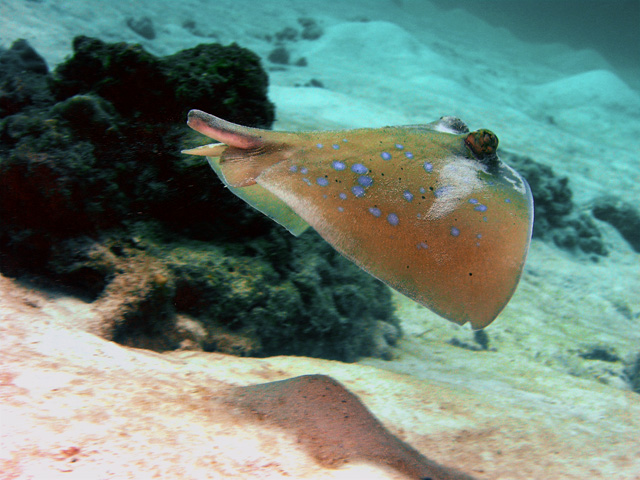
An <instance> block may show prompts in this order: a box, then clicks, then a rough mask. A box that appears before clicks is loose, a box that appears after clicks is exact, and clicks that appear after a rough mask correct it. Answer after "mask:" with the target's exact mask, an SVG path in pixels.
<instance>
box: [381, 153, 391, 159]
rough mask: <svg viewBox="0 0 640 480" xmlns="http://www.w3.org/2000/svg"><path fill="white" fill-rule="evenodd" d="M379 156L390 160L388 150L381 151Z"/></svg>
mask: <svg viewBox="0 0 640 480" xmlns="http://www.w3.org/2000/svg"><path fill="white" fill-rule="evenodd" d="M380 156H381V157H382V159H383V160H391V154H390V153H389V152H382V153H381V154H380Z"/></svg>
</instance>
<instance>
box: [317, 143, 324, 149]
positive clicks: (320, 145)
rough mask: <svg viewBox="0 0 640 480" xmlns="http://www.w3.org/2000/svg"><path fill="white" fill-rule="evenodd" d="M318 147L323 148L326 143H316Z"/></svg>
mask: <svg viewBox="0 0 640 480" xmlns="http://www.w3.org/2000/svg"><path fill="white" fill-rule="evenodd" d="M316 147H318V148H322V147H324V145H323V144H321V143H318V144H316Z"/></svg>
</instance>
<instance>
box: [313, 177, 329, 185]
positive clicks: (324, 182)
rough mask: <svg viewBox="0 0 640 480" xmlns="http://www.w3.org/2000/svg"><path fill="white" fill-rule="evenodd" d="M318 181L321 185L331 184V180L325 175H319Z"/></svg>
mask: <svg viewBox="0 0 640 480" xmlns="http://www.w3.org/2000/svg"><path fill="white" fill-rule="evenodd" d="M316 183H317V184H318V185H320V186H321V187H326V186H327V185H329V180H327V179H326V178H324V177H318V178H317V180H316Z"/></svg>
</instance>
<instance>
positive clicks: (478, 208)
mask: <svg viewBox="0 0 640 480" xmlns="http://www.w3.org/2000/svg"><path fill="white" fill-rule="evenodd" d="M473 209H474V210H476V211H478V212H486V211H487V206H486V205H476V206H475V207H474V208H473Z"/></svg>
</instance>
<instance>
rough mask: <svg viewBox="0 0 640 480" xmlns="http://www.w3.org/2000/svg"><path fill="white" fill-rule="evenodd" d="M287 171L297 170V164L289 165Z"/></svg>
mask: <svg viewBox="0 0 640 480" xmlns="http://www.w3.org/2000/svg"><path fill="white" fill-rule="evenodd" d="M289 171H290V172H297V171H298V166H297V165H291V166H290V167H289Z"/></svg>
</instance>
